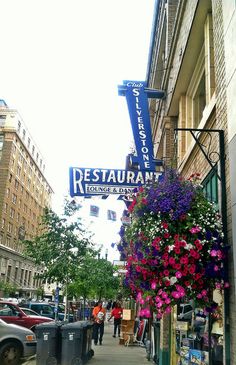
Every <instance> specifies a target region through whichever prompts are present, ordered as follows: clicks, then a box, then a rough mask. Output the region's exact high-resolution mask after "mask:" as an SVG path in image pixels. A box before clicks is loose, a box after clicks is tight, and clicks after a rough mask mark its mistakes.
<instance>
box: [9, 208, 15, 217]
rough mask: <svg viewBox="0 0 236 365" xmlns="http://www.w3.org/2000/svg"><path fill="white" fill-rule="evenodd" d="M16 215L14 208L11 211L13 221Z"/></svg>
mask: <svg viewBox="0 0 236 365" xmlns="http://www.w3.org/2000/svg"><path fill="white" fill-rule="evenodd" d="M14 215H15V210H14V209H13V208H11V209H10V217H11V218H12V219H13V218H14Z"/></svg>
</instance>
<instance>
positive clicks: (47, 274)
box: [23, 201, 93, 291]
mask: <svg viewBox="0 0 236 365" xmlns="http://www.w3.org/2000/svg"><path fill="white" fill-rule="evenodd" d="M78 208H79V207H78V206H76V204H71V203H70V202H69V201H66V202H65V207H64V216H63V217H59V216H58V215H57V214H56V213H55V212H53V211H52V210H51V209H49V208H45V210H44V215H43V216H42V222H41V232H42V233H41V234H40V235H38V236H36V237H35V238H34V239H33V240H25V241H24V242H23V243H24V246H25V254H26V255H27V256H28V257H30V258H32V259H33V260H34V262H35V264H36V265H40V266H41V267H42V269H43V270H42V273H41V274H40V278H42V279H43V280H44V281H46V280H47V281H48V282H49V283H50V282H55V283H57V284H58V283H60V284H61V285H62V286H64V288H65V289H66V291H67V287H68V284H69V283H70V282H72V280H73V279H74V273H75V271H76V268H77V267H78V266H80V265H81V264H82V262H83V260H84V257H85V256H86V253H88V252H93V248H92V243H91V237H90V236H89V235H88V234H87V233H86V231H85V229H84V228H83V226H82V224H81V221H80V218H76V219H75V220H72V215H73V214H74V212H75V211H77V210H78Z"/></svg>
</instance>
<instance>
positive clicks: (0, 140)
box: [0, 135, 3, 159]
mask: <svg viewBox="0 0 236 365" xmlns="http://www.w3.org/2000/svg"><path fill="white" fill-rule="evenodd" d="M2 150H3V135H0V159H1V157H2Z"/></svg>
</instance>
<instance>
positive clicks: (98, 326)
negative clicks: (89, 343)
mask: <svg viewBox="0 0 236 365" xmlns="http://www.w3.org/2000/svg"><path fill="white" fill-rule="evenodd" d="M92 317H93V320H94V325H93V339H94V345H97V344H98V337H99V344H100V345H102V338H103V334H104V321H105V317H106V310H105V308H103V306H102V301H99V302H98V303H97V305H96V307H94V308H93V313H92Z"/></svg>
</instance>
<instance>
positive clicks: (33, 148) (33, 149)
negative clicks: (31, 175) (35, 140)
mask: <svg viewBox="0 0 236 365" xmlns="http://www.w3.org/2000/svg"><path fill="white" fill-rule="evenodd" d="M34 151H35V147H34V146H33V147H32V156H34Z"/></svg>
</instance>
